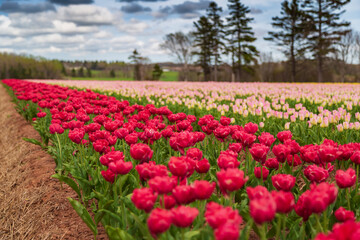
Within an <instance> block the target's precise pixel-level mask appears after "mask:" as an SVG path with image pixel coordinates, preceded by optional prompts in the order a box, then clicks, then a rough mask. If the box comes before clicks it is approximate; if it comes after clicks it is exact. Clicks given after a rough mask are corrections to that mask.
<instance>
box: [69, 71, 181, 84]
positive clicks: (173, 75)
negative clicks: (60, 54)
mask: <svg viewBox="0 0 360 240" xmlns="http://www.w3.org/2000/svg"><path fill="white" fill-rule="evenodd" d="M115 74H116V77H114V78H112V77H103V76H101V74H100V71H92V72H91V75H92V76H91V77H70V76H69V77H68V79H70V80H101V81H133V80H134V79H133V78H127V77H119V76H121V75H122V74H121V72H116V73H115ZM178 75H179V73H178V72H164V73H163V74H162V75H161V77H160V81H166V82H171V81H177V79H178Z"/></svg>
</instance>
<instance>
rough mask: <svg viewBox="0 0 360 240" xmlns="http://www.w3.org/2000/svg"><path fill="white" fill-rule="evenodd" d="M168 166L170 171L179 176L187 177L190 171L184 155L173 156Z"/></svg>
mask: <svg viewBox="0 0 360 240" xmlns="http://www.w3.org/2000/svg"><path fill="white" fill-rule="evenodd" d="M168 166H169V169H170V172H171V173H172V174H173V175H174V176H177V177H185V176H186V175H187V173H188V171H189V166H188V162H187V161H186V160H185V159H184V158H182V157H171V158H170V161H169V163H168Z"/></svg>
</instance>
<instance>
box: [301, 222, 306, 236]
mask: <svg viewBox="0 0 360 240" xmlns="http://www.w3.org/2000/svg"><path fill="white" fill-rule="evenodd" d="M305 224H306V222H304V221H303V222H302V225H301V238H300V239H301V240H305V235H306V233H305Z"/></svg>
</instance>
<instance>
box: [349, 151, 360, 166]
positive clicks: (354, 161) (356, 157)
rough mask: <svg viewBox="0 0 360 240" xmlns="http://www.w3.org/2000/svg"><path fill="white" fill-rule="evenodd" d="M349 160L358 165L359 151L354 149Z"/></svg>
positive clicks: (359, 162) (359, 161) (359, 160)
mask: <svg viewBox="0 0 360 240" xmlns="http://www.w3.org/2000/svg"><path fill="white" fill-rule="evenodd" d="M350 160H351V161H352V162H353V163H355V164H357V165H359V164H360V151H355V152H354V153H353V155H351V157H350Z"/></svg>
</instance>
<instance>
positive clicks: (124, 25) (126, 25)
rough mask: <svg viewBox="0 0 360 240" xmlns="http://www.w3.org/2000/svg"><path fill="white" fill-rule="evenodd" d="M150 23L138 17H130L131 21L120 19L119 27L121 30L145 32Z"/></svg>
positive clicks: (134, 32) (133, 32)
mask: <svg viewBox="0 0 360 240" xmlns="http://www.w3.org/2000/svg"><path fill="white" fill-rule="evenodd" d="M148 27H149V25H148V24H147V23H145V22H141V21H139V20H137V19H134V18H132V19H130V21H128V22H125V21H124V20H122V21H119V23H118V24H117V28H118V30H119V31H120V32H125V33H131V34H139V33H143V32H144V31H145V30H146V29H147V28H148Z"/></svg>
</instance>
